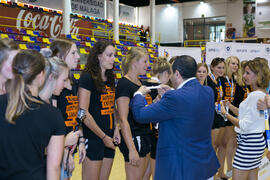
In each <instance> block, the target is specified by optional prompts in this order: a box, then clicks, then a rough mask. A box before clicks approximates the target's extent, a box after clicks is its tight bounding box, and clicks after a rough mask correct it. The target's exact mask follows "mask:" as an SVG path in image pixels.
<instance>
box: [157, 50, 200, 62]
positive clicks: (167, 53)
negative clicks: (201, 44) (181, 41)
mask: <svg viewBox="0 0 270 180" xmlns="http://www.w3.org/2000/svg"><path fill="white" fill-rule="evenodd" d="M158 54H159V56H166V57H167V58H168V61H169V60H170V59H171V58H172V57H173V56H182V55H188V56H191V57H193V58H194V59H195V60H196V62H197V63H200V62H202V60H201V48H186V47H167V46H159V47H158Z"/></svg>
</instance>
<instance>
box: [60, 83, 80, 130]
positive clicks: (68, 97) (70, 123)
mask: <svg viewBox="0 0 270 180" xmlns="http://www.w3.org/2000/svg"><path fill="white" fill-rule="evenodd" d="M77 90H78V80H76V79H72V89H71V90H69V89H67V88H64V89H63V90H62V92H61V94H60V96H57V97H56V100H57V108H58V109H60V111H61V112H62V114H63V117H64V119H65V125H66V134H68V133H69V132H70V131H72V130H74V128H75V126H76V125H77V121H76V118H77V112H78V96H77Z"/></svg>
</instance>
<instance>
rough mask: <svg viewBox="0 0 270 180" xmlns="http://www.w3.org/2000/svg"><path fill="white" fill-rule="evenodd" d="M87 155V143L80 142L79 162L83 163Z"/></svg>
mask: <svg viewBox="0 0 270 180" xmlns="http://www.w3.org/2000/svg"><path fill="white" fill-rule="evenodd" d="M85 156H86V150H85V144H84V143H80V144H79V164H81V163H82V162H83V160H84V158H85Z"/></svg>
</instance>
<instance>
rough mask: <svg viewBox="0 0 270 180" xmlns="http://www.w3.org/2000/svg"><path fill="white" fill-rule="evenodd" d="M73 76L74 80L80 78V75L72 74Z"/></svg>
mask: <svg viewBox="0 0 270 180" xmlns="http://www.w3.org/2000/svg"><path fill="white" fill-rule="evenodd" d="M73 76H74V78H75V79H77V80H78V79H80V77H81V76H80V74H77V73H76V74H73Z"/></svg>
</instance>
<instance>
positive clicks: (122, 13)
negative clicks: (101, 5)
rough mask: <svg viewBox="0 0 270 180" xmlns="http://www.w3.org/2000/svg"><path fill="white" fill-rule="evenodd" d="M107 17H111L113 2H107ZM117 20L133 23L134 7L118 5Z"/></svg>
mask: <svg viewBox="0 0 270 180" xmlns="http://www.w3.org/2000/svg"><path fill="white" fill-rule="evenodd" d="M107 12H108V13H109V14H108V19H113V2H111V1H109V3H108V11H107ZM119 21H122V22H125V23H130V24H135V8H134V7H131V6H127V5H123V4H120V5H119Z"/></svg>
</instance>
